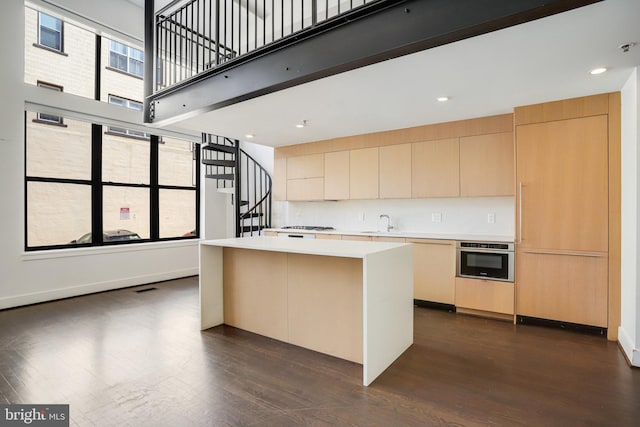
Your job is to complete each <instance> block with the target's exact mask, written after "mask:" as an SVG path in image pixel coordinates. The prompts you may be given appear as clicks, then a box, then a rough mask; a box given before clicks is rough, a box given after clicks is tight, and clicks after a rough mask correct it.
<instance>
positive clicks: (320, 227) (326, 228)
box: [282, 225, 335, 231]
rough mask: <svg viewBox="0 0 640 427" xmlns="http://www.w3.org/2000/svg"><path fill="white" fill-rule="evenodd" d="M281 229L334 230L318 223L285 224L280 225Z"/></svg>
mask: <svg viewBox="0 0 640 427" xmlns="http://www.w3.org/2000/svg"><path fill="white" fill-rule="evenodd" d="M282 229H283V230H313V231H329V230H335V228H333V227H323V226H320V225H287V226H286V227H282Z"/></svg>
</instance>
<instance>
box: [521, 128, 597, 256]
mask: <svg viewBox="0 0 640 427" xmlns="http://www.w3.org/2000/svg"><path fill="white" fill-rule="evenodd" d="M516 133H517V142H516V144H517V146H516V147H517V170H518V188H517V191H518V193H517V196H516V209H517V213H516V216H517V218H518V225H517V227H516V233H517V234H518V238H519V240H520V241H521V243H520V244H519V247H520V248H536V249H551V250H564V251H572V252H573V251H589V252H606V251H607V249H608V222H607V221H608V206H609V204H608V164H607V163H608V128H607V116H592V117H585V118H579V119H572V120H562V121H556V122H548V123H537V124H531V125H524V126H518V128H517V130H516ZM520 207H522V211H520Z"/></svg>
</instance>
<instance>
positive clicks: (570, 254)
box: [520, 250, 604, 258]
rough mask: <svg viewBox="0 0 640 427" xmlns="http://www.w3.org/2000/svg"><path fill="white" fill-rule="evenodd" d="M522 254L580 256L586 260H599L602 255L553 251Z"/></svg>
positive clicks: (526, 251)
mask: <svg viewBox="0 0 640 427" xmlns="http://www.w3.org/2000/svg"><path fill="white" fill-rule="evenodd" d="M520 252H522V253H523V254H537V255H568V256H581V257H588V258H599V257H602V256H604V255H601V254H589V253H586V254H585V253H580V252H553V251H531V250H523V251H520Z"/></svg>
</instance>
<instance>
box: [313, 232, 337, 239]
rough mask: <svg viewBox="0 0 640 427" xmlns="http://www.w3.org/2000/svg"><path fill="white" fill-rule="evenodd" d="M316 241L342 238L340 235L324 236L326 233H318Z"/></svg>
mask: <svg viewBox="0 0 640 427" xmlns="http://www.w3.org/2000/svg"><path fill="white" fill-rule="evenodd" d="M316 239H321V240H322V239H324V240H341V239H342V236H341V235H340V234H324V233H317V234H316Z"/></svg>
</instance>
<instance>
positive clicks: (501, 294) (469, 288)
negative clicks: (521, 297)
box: [456, 277, 514, 314]
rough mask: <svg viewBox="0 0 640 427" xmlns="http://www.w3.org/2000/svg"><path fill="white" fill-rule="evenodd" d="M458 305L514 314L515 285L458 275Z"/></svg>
mask: <svg viewBox="0 0 640 427" xmlns="http://www.w3.org/2000/svg"><path fill="white" fill-rule="evenodd" d="M456 307H461V308H469V309H473V310H482V311H490V312H494V313H502V314H513V313H514V285H513V283H510V282H498V281H494V280H482V279H468V278H464V277H456Z"/></svg>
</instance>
